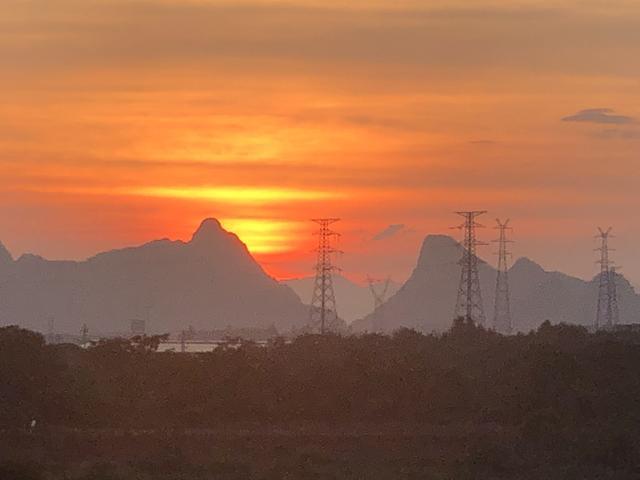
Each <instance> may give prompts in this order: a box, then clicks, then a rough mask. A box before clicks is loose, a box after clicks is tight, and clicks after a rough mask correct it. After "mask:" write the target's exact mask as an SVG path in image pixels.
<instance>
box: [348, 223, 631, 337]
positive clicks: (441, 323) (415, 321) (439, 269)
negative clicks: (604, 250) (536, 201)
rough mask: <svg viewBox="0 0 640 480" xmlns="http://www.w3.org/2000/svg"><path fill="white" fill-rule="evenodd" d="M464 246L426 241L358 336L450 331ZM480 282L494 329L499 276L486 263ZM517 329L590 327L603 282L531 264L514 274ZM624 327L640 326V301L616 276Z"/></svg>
mask: <svg viewBox="0 0 640 480" xmlns="http://www.w3.org/2000/svg"><path fill="white" fill-rule="evenodd" d="M461 254H462V246H461V245H460V244H459V243H458V242H457V241H455V240H454V239H453V238H451V237H448V236H445V235H429V236H427V237H426V238H425V240H424V242H423V244H422V248H421V251H420V255H419V257H418V261H417V264H416V267H415V269H414V270H413V273H412V274H411V276H410V278H409V279H408V280H407V281H406V282H405V284H404V285H403V286H402V287H401V288H400V290H398V292H397V293H396V294H395V295H394V296H392V297H391V298H390V299H389V300H388V301H387V302H386V303H385V304H384V305H383V306H382V307H380V308H379V309H378V311H376V312H373V313H372V314H370V315H368V316H367V317H365V318H363V319H361V320H357V321H355V322H354V323H353V324H352V329H353V330H355V331H378V330H382V331H393V330H395V329H397V328H400V327H409V328H415V329H418V330H422V331H427V332H430V331H444V330H446V329H448V328H449V327H450V326H451V323H452V320H453V317H454V308H455V303H456V297H457V289H458V282H459V280H460V266H459V265H458V261H459V259H460V257H461ZM478 269H479V276H480V284H481V289H482V296H483V303H484V308H485V314H486V317H487V326H488V327H491V323H492V318H493V301H494V293H495V281H496V270H495V269H494V268H493V267H492V266H490V265H489V264H487V263H486V262H484V261H482V260H481V261H480V264H479V268H478ZM509 284H510V291H511V316H512V319H513V324H514V329H515V330H517V331H523V332H526V331H529V330H531V329H534V328H537V327H538V326H539V325H540V324H541V323H542V322H543V321H545V320H550V321H551V322H553V323H560V322H565V323H573V324H580V325H585V326H589V325H592V324H593V322H594V317H595V309H596V301H597V292H598V276H596V277H594V278H593V279H592V280H591V281H585V280H582V279H579V278H576V277H572V276H569V275H566V274H564V273H560V272H549V271H546V270H544V269H543V268H542V267H541V266H540V265H538V264H537V263H535V262H534V261H532V260H530V259H528V258H519V259H518V260H517V261H516V262H515V263H514V264H513V266H512V267H511V268H510V269H509ZM616 285H617V292H618V303H619V307H620V321H621V323H640V296H639V295H638V294H637V293H636V292H635V291H634V289H633V287H632V286H631V284H630V283H629V282H628V281H627V279H626V278H624V277H623V276H622V275H620V274H616Z"/></svg>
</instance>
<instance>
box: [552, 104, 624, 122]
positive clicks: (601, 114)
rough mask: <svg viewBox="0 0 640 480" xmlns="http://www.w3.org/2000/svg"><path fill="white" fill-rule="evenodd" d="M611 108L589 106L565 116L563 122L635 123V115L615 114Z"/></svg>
mask: <svg viewBox="0 0 640 480" xmlns="http://www.w3.org/2000/svg"><path fill="white" fill-rule="evenodd" d="M613 112H614V111H613V110H612V109H611V108H588V109H586V110H580V111H579V112H578V113H576V114H574V115H570V116H568V117H564V118H563V119H562V121H563V122H587V123H608V124H614V125H626V124H630V123H635V119H634V118H633V117H628V116H626V115H615V114H613Z"/></svg>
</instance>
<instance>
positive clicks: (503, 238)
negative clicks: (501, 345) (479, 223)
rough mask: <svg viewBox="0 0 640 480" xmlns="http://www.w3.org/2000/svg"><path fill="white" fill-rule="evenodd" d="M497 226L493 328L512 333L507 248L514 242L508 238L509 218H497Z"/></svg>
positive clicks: (508, 254) (497, 330)
mask: <svg viewBox="0 0 640 480" xmlns="http://www.w3.org/2000/svg"><path fill="white" fill-rule="evenodd" d="M496 223H497V226H496V227H494V228H496V229H498V230H499V231H500V235H499V237H498V239H497V240H494V242H496V243H497V244H498V252H497V255H498V271H497V275H496V296H495V300H494V308H493V328H494V330H495V331H496V332H499V333H504V334H507V335H509V334H511V332H512V330H513V324H512V322H511V299H510V295H509V256H510V255H511V253H510V252H509V251H508V250H507V243H513V241H512V240H508V239H507V230H511V227H509V219H507V220H506V221H504V222H502V221H500V219H499V218H496Z"/></svg>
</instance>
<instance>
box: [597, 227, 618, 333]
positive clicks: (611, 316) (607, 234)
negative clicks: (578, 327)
mask: <svg viewBox="0 0 640 480" xmlns="http://www.w3.org/2000/svg"><path fill="white" fill-rule="evenodd" d="M598 232H599V233H598V235H596V238H599V239H600V242H601V243H600V247H598V248H596V251H598V252H600V260H598V261H597V262H596V263H599V264H600V275H599V277H598V306H597V311H596V324H595V327H596V330H600V329H611V328H612V327H613V326H614V325H617V324H618V320H619V318H618V317H619V313H618V298H617V292H616V278H615V277H616V270H615V266H614V264H613V262H612V261H611V259H610V258H609V252H611V251H612V249H611V248H609V239H610V238H612V237H613V235H611V227H609V228H608V229H607V230H602V229H601V228H600V227H598Z"/></svg>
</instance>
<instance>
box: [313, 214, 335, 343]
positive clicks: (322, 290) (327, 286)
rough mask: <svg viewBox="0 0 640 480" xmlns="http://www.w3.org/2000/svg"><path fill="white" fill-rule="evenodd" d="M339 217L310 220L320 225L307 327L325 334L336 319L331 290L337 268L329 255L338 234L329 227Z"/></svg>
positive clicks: (333, 295)
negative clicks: (333, 240)
mask: <svg viewBox="0 0 640 480" xmlns="http://www.w3.org/2000/svg"><path fill="white" fill-rule="evenodd" d="M339 220H340V219H339V218H316V219H313V220H311V221H312V222H315V223H317V224H318V225H319V226H320V229H319V230H318V232H316V235H318V248H317V249H316V252H317V254H318V257H317V262H316V278H315V282H314V286H313V295H312V297H311V310H310V318H309V327H310V328H311V330H312V331H319V332H320V334H321V335H325V334H326V333H327V332H328V329H329V328H330V327H332V326H334V325H335V323H336V322H337V320H338V314H337V312H336V296H335V293H334V291H333V275H332V274H333V271H334V270H337V269H336V267H335V266H334V265H333V264H332V262H331V256H332V255H333V254H334V253H337V252H338V250H336V249H335V248H334V247H333V245H332V239H333V238H336V237H338V236H339V235H340V234H339V233H337V232H334V231H333V230H331V229H330V227H329V226H330V225H331V224H333V223H335V222H338V221H339Z"/></svg>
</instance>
